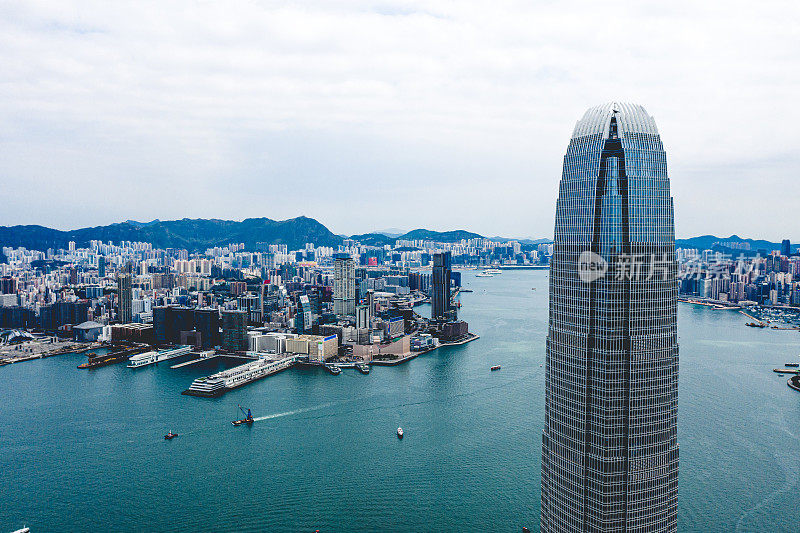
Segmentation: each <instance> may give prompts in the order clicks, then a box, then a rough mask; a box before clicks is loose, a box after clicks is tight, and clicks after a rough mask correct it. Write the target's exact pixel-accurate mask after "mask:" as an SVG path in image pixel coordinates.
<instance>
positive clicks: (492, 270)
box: [483, 268, 503, 274]
mask: <svg viewBox="0 0 800 533" xmlns="http://www.w3.org/2000/svg"><path fill="white" fill-rule="evenodd" d="M483 273H484V274H502V273H503V271H502V270H500V269H497V268H487V269H486V270H484V271H483Z"/></svg>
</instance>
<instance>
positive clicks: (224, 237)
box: [0, 217, 342, 251]
mask: <svg viewBox="0 0 800 533" xmlns="http://www.w3.org/2000/svg"><path fill="white" fill-rule="evenodd" d="M91 240H101V241H103V242H107V241H113V242H115V243H116V242H119V241H142V242H149V243H152V244H153V246H154V247H157V248H186V249H188V250H192V251H202V250H205V249H206V248H209V247H213V246H222V245H226V244H229V243H239V242H243V243H245V245H247V246H248V247H254V246H255V245H256V243H268V244H286V245H287V246H288V247H289V249H298V248H302V247H303V246H304V245H305V243H307V242H314V243H316V244H317V245H319V246H338V245H339V244H341V242H342V239H341V237H338V236H336V235H334V234H333V233H331V232H330V230H328V228H326V227H325V226H323V225H322V224H320V223H319V222H318V221H316V220H314V219H313V218H308V217H297V218H292V219H289V220H280V221H278V220H272V219H269V218H248V219H246V220H243V221H241V222H238V221H233V220H219V219H189V218H184V219H182V220H170V221H165V222H162V221H153V222H152V223H147V224H142V225H140V224H139V223H134V224H131V223H129V222H121V223H116V224H109V225H108V226H96V227H93V228H81V229H77V230H70V231H61V230H56V229H52V228H46V227H44V226H10V227H9V226H0V244H1V245H2V246H13V247H16V246H24V247H25V248H30V249H33V250H46V249H47V248H67V243H68V242H69V241H75V242H76V243H77V245H78V246H79V247H84V246H87V245H88V244H89V241H91Z"/></svg>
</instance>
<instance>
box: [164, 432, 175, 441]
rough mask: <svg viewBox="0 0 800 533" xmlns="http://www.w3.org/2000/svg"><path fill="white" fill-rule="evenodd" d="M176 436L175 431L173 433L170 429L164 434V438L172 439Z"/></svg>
mask: <svg viewBox="0 0 800 533" xmlns="http://www.w3.org/2000/svg"><path fill="white" fill-rule="evenodd" d="M177 436H178V434H177V433H173V432H172V430H170V431H169V433H167V434H166V435H164V440H172V439H174V438H175V437H177Z"/></svg>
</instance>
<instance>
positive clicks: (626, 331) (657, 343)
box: [541, 103, 678, 533]
mask: <svg viewBox="0 0 800 533" xmlns="http://www.w3.org/2000/svg"><path fill="white" fill-rule="evenodd" d="M554 241H555V242H554V246H553V257H552V262H551V265H550V326H549V330H548V336H547V351H546V354H547V355H546V369H545V370H546V371H545V375H546V378H545V427H544V431H543V433H542V515H541V526H542V531H543V532H550V533H554V532H559V533H561V532H600V531H602V532H661V531H676V530H677V507H678V442H677V408H678V342H677V330H676V319H677V291H678V289H677V285H676V280H675V275H676V265H675V229H674V218H673V205H672V197H671V196H670V189H669V179H668V177H667V160H666V154H665V152H664V148H663V146H662V144H661V138H660V136H659V134H658V130H657V129H656V124H655V121H654V120H653V118H652V117H651V116H650V115H648V114H647V112H646V111H645V110H644V108H643V107H641V106H639V105H631V104H623V103H609V104H605V105H601V106H598V107H594V108H592V109H589V110H588V111H587V112H586V114H584V116H583V118H582V119H581V120H580V121H578V123H577V125H576V126H575V131H574V133H573V134H572V139H571V140H570V143H569V147H568V148H567V153H566V156H565V157H564V168H563V174H562V177H561V183H560V186H559V195H558V201H557V203H556V223H555V239H554Z"/></svg>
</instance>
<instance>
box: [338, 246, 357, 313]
mask: <svg viewBox="0 0 800 533" xmlns="http://www.w3.org/2000/svg"><path fill="white" fill-rule="evenodd" d="M333 312H334V313H336V314H337V315H341V316H351V315H354V314H355V312H356V264H355V262H354V261H353V258H352V257H350V256H349V255H346V254H338V255H337V256H335V257H334V259H333Z"/></svg>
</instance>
